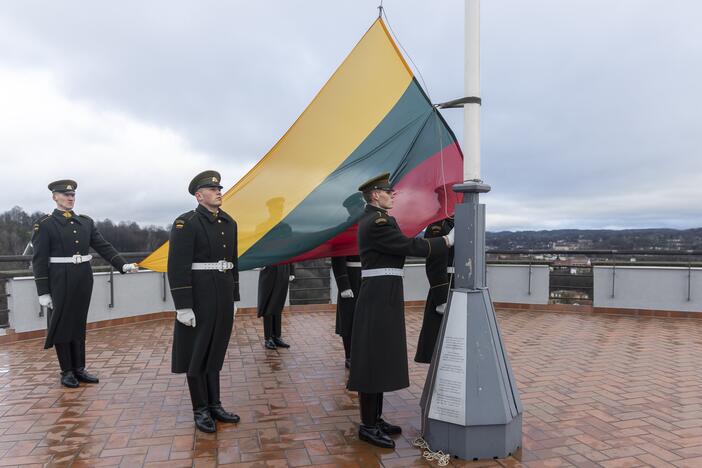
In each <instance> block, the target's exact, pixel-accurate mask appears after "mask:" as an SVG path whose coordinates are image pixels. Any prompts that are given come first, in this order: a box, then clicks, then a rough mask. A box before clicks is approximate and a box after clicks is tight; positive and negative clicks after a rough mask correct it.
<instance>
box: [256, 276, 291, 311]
mask: <svg viewBox="0 0 702 468" xmlns="http://www.w3.org/2000/svg"><path fill="white" fill-rule="evenodd" d="M294 274H295V267H294V266H293V264H292V263H286V264H284V265H268V266H266V267H263V269H261V272H260V273H259V275H258V316H259V317H266V316H269V315H278V316H280V314H282V313H283V307H285V299H286V298H287V297H288V285H289V283H290V275H294Z"/></svg>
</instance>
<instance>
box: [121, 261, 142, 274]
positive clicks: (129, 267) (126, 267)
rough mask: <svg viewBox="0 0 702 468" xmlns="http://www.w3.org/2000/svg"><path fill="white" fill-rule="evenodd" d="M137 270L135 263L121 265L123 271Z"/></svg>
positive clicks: (134, 271) (133, 271)
mask: <svg viewBox="0 0 702 468" xmlns="http://www.w3.org/2000/svg"><path fill="white" fill-rule="evenodd" d="M137 271H139V267H138V266H137V264H136V263H125V264H124V265H122V272H124V273H136V272H137Z"/></svg>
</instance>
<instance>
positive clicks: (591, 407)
mask: <svg viewBox="0 0 702 468" xmlns="http://www.w3.org/2000/svg"><path fill="white" fill-rule="evenodd" d="M310 309H312V310H307V311H293V312H290V313H287V312H286V314H287V315H286V316H285V317H286V318H285V319H284V331H285V338H286V339H287V340H289V341H290V342H291V344H292V348H291V349H290V350H280V351H266V350H264V349H263V348H262V346H261V339H260V335H261V326H260V321H259V320H258V319H256V318H255V316H254V315H253V314H251V313H240V314H239V317H238V318H237V321H236V326H235V332H234V334H233V336H232V340H231V344H230V347H229V356H228V359H227V361H226V364H225V368H224V370H223V383H222V396H223V401H224V404H225V406H226V407H227V408H230V409H232V410H235V411H237V412H238V413H239V414H240V415H241V417H242V422H241V423H239V424H238V425H236V426H235V425H220V426H219V432H218V433H217V434H211V435H210V434H203V433H199V432H196V431H195V430H194V428H193V422H192V416H191V410H190V401H189V398H188V394H187V390H186V385H185V379H184V377H183V376H176V375H172V374H171V373H170V371H169V370H170V346H171V333H172V326H173V324H172V321H171V320H156V321H151V322H143V323H136V324H130V325H125V326H121V327H113V328H106V329H99V330H93V331H91V332H89V334H88V363H89V368H90V370H92V371H95V372H97V373H98V374H99V376H100V379H101V382H100V384H99V385H96V386H82V387H81V388H79V389H75V390H69V389H64V388H62V387H60V386H59V384H58V379H57V375H58V369H57V364H56V359H55V357H54V353H53V350H49V351H44V350H43V349H42V343H41V341H38V340H32V341H24V342H17V343H13V344H2V345H0V465H2V466H6V465H36V466H43V465H47V464H48V465H49V466H69V465H72V466H116V465H119V466H128V467H132V466H141V465H146V466H168V467H171V468H174V467H179V466H197V467H200V466H203V467H204V466H215V465H217V464H219V465H223V466H224V465H226V466H249V467H254V466H255V467H263V466H266V467H268V466H306V465H317V466H360V467H373V466H410V465H415V466H416V465H420V466H421V465H425V464H426V465H429V463H427V462H424V461H423V459H422V458H421V454H420V451H419V450H417V449H415V448H413V447H412V446H411V441H412V439H413V438H414V437H415V436H416V435H417V433H418V429H419V407H418V403H419V397H420V394H421V389H422V385H423V383H424V377H425V374H426V371H427V366H423V365H422V366H420V365H417V364H415V363H414V362H411V367H410V371H411V377H412V386H411V387H410V388H408V389H405V390H403V391H400V392H395V393H391V394H387V396H386V403H385V414H386V416H387V419H388V420H390V421H392V422H395V423H399V424H401V425H402V426H403V428H404V429H405V432H404V434H403V435H402V436H400V437H399V438H397V440H396V442H397V449H396V450H387V449H377V448H374V447H371V446H369V445H367V444H365V443H362V442H359V441H358V439H357V437H356V431H357V422H358V413H357V404H358V402H357V398H356V396H355V395H354V394H352V393H348V392H346V391H345V389H344V383H345V377H346V371H345V370H344V366H343V352H342V348H341V341H340V340H339V339H337V337H336V336H335V335H334V334H333V329H334V326H333V322H334V314H333V313H332V312H331V311H329V310H327V311H324V310H314V309H313V308H310ZM498 317H499V321H500V324H501V326H502V332H503V336H504V340H505V343H506V346H507V348H508V350H509V355H510V357H511V360H512V366H513V369H514V371H515V374H516V378H517V381H518V384H519V389H520V391H521V398H522V401H523V403H524V408H525V413H524V439H523V442H524V448H523V450H522V452H521V453H519V454H517V455H516V457H515V458H510V459H506V460H499V461H497V460H488V461H481V462H464V461H460V460H455V459H454V460H452V462H451V466H529V467H537V466H578V467H586V466H605V467H615V466H617V467H625V466H626V467H628V466H678V467H682V466H689V467H700V466H702V360H701V359H700V356H702V320H694V319H681V318H658V317H626V316H611V315H609V316H608V315H599V314H565V313H553V312H537V311H522V312H507V311H498ZM407 322H408V330H407V332H408V343H409V346H410V349H409V352H410V356H413V355H414V345H415V343H416V340H417V335H418V333H419V326H420V323H421V309H418V308H408V310H407ZM434 466H435V465H434Z"/></svg>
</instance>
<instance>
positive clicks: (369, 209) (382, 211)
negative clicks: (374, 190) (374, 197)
mask: <svg viewBox="0 0 702 468" xmlns="http://www.w3.org/2000/svg"><path fill="white" fill-rule="evenodd" d="M366 211H371V212H373V211H379V212H381V213H383V214H388V210H384V209H382V208H379V207H377V206H374V205H371V204H370V203H367V204H366Z"/></svg>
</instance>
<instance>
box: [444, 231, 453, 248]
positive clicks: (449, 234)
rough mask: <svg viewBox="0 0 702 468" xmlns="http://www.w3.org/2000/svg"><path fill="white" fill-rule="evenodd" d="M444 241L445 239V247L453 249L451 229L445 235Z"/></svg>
mask: <svg viewBox="0 0 702 468" xmlns="http://www.w3.org/2000/svg"><path fill="white" fill-rule="evenodd" d="M444 239H446V245H448V246H449V247H453V228H452V229H451V231H450V232H449V233H448V234H447V235H445V236H444Z"/></svg>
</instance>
